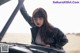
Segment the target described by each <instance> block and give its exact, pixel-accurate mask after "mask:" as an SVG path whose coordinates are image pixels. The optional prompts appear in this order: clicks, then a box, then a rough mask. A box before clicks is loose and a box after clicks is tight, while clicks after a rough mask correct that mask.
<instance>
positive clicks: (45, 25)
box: [32, 8, 53, 43]
mask: <svg viewBox="0 0 80 53" xmlns="http://www.w3.org/2000/svg"><path fill="white" fill-rule="evenodd" d="M40 17H42V18H43V19H44V23H43V25H42V26H41V27H40V31H39V33H40V36H41V39H42V40H43V41H44V42H45V43H47V42H46V40H47V39H48V36H47V34H46V33H47V32H51V31H52V28H53V26H51V25H50V24H49V23H48V20H47V13H46V11H45V10H44V9H43V8H37V9H35V10H34V12H33V14H32V18H40Z"/></svg>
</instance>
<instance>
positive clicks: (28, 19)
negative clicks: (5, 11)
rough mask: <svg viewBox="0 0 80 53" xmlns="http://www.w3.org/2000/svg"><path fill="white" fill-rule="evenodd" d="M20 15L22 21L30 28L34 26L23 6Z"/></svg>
mask: <svg viewBox="0 0 80 53" xmlns="http://www.w3.org/2000/svg"><path fill="white" fill-rule="evenodd" d="M20 12H21V14H22V15H23V17H24V19H25V20H26V21H27V22H28V23H29V24H30V26H32V27H33V26H34V23H33V22H32V18H31V17H30V16H29V15H28V13H27V11H26V9H25V7H24V5H23V6H22V7H21V9H20Z"/></svg>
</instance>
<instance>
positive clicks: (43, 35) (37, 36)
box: [20, 6, 68, 49]
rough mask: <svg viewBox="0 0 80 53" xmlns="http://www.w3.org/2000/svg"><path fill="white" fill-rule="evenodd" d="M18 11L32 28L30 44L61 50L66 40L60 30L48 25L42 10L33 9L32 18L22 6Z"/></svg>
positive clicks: (45, 14) (44, 12)
mask: <svg viewBox="0 0 80 53" xmlns="http://www.w3.org/2000/svg"><path fill="white" fill-rule="evenodd" d="M20 11H21V13H22V15H23V17H24V18H25V20H26V21H27V22H28V23H29V24H30V25H31V26H32V28H31V32H32V44H36V45H42V46H45V47H55V48H58V49H63V46H64V45H65V44H66V43H67V42H68V39H67V38H66V36H65V35H64V33H63V32H62V31H61V30H60V29H58V28H56V27H53V26H52V25H50V24H49V22H48V20H47V13H46V11H45V10H44V9H43V8H37V9H35V10H34V12H33V14H32V17H30V16H29V15H28V14H27V12H26V10H25V8H24V6H22V8H21V9H20Z"/></svg>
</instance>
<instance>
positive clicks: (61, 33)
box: [52, 27, 64, 35]
mask: <svg viewBox="0 0 80 53" xmlns="http://www.w3.org/2000/svg"><path fill="white" fill-rule="evenodd" d="M52 34H54V35H64V33H63V32H62V30H61V29H59V28H57V27H53V29H52Z"/></svg>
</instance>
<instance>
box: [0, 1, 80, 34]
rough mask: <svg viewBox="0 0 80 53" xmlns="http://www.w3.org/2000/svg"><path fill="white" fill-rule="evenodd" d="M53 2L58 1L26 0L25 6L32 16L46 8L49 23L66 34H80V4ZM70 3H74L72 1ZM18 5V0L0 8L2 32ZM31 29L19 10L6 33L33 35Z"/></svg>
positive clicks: (0, 27)
mask: <svg viewBox="0 0 80 53" xmlns="http://www.w3.org/2000/svg"><path fill="white" fill-rule="evenodd" d="M53 1H56V0H46V1H45V0H35V1H33V0H25V1H24V6H25V8H26V10H27V12H28V14H29V15H30V16H32V13H33V11H34V10H35V9H36V8H39V7H42V8H44V9H45V10H46V12H47V14H48V21H49V23H50V24H52V25H53V26H55V27H57V28H59V29H60V30H61V31H63V32H64V33H68V32H70V33H73V32H74V33H76V32H80V25H79V23H80V20H79V19H80V3H74V4H73V3H61V4H60V3H53ZM57 1H58V0H57ZM59 1H60V0H59ZM61 1H64V0H61ZM69 1H71V2H72V0H69ZM74 1H76V0H74ZM77 1H79V0H77ZM79 2H80V1H79ZM17 4H18V0H16V1H15V0H11V1H9V2H7V3H6V4H3V5H2V6H0V32H1V30H2V28H3V27H4V25H5V23H6V22H7V20H8V19H9V17H10V15H11V13H12V12H13V10H14V9H15V7H16V5H17ZM30 28H31V26H30V25H29V24H28V23H27V22H26V21H25V19H24V18H23V16H22V15H21V13H20V10H19V11H18V13H17V14H16V16H15V18H14V20H13V22H12V23H11V25H10V27H9V28H8V30H7V32H6V33H31V31H30Z"/></svg>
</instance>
